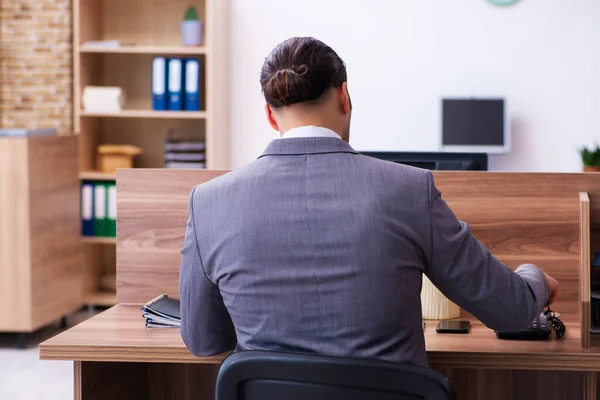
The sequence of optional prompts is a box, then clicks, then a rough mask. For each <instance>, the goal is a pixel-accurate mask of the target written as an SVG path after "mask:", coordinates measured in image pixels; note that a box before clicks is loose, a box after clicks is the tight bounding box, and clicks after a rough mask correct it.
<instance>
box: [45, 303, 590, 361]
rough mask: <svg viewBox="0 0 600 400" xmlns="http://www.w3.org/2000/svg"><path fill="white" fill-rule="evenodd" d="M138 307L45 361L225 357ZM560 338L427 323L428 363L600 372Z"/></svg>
mask: <svg viewBox="0 0 600 400" xmlns="http://www.w3.org/2000/svg"><path fill="white" fill-rule="evenodd" d="M139 308H140V307H139V306H134V305H117V306H115V307H113V308H111V309H109V310H107V311H105V312H103V313H101V314H99V315H97V316H95V317H93V318H91V319H89V320H87V321H85V322H83V323H81V324H79V325H77V326H75V327H73V328H71V329H69V330H68V331H66V332H63V333H61V334H60V335H58V336H55V337H53V338H52V339H49V340H47V341H46V342H44V343H42V344H41V345H40V357H41V358H42V359H45V360H76V361H113V362H152V363H204V364H219V363H221V361H222V360H223V359H224V358H225V357H226V356H227V354H221V355H217V356H213V357H200V358H198V357H195V356H194V355H192V354H191V353H190V352H189V351H188V350H187V348H186V347H185V345H184V343H183V340H182V339H181V335H180V332H179V330H178V329H147V328H145V326H144V320H143V319H142V316H141V315H142V313H141V311H140V309H139ZM565 323H566V325H567V335H566V337H565V338H564V339H562V340H555V339H552V340H548V341H539V342H527V341H507V340H499V339H497V338H496V336H495V334H494V332H493V331H491V330H490V329H488V328H486V327H485V326H483V325H482V324H481V323H480V322H478V321H475V320H474V321H472V329H471V333H469V334H468V335H449V334H438V333H436V332H435V326H436V325H437V322H434V321H427V322H426V328H425V341H426V346H427V354H428V357H429V360H430V363H431V364H433V365H436V366H438V367H452V366H457V367H461V368H467V367H468V368H491V369H538V370H572V371H597V370H600V349H582V348H581V346H580V343H579V324H578V322H577V321H576V320H566V321H565Z"/></svg>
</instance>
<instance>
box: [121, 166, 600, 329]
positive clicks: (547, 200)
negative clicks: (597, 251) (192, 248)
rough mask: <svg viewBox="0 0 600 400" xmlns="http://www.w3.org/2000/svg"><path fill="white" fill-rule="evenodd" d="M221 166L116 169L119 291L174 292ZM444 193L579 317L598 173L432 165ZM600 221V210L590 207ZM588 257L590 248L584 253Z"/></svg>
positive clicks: (481, 235) (483, 237) (500, 253)
mask: <svg viewBox="0 0 600 400" xmlns="http://www.w3.org/2000/svg"><path fill="white" fill-rule="evenodd" d="M225 172H226V171H206V170H186V171H181V170H180V171H173V170H152V169H149V170H120V171H119V172H118V173H117V192H118V199H117V208H118V213H117V219H118V220H117V221H118V222H117V231H118V233H117V298H118V301H119V302H120V303H143V302H145V301H147V300H149V299H152V298H153V297H155V296H156V295H157V294H160V293H162V292H166V293H169V294H170V295H172V296H178V291H177V284H178V275H179V262H180V253H179V252H180V249H181V247H182V245H183V237H184V233H185V224H186V220H187V203H188V199H189V194H190V192H191V190H192V188H193V187H194V186H195V185H197V184H201V183H203V182H206V181H208V180H210V179H213V178H215V177H217V176H219V175H222V174H224V173H225ZM434 175H435V181H436V185H437V187H438V188H439V189H440V190H441V192H442V195H443V198H444V199H446V201H447V202H448V203H449V205H450V206H451V207H452V209H453V210H454V211H455V213H456V214H457V216H458V218H460V219H462V220H464V221H466V222H468V223H469V224H470V226H471V229H472V231H473V234H474V235H475V236H476V237H477V238H478V239H479V240H480V241H482V242H483V243H484V244H485V245H486V246H488V248H490V250H491V251H492V252H493V253H494V254H495V255H496V256H497V257H498V258H500V259H501V260H502V261H503V262H504V263H506V264H507V265H508V266H510V267H511V268H515V267H517V266H518V265H520V264H522V263H526V262H531V263H535V264H537V265H539V266H540V267H542V268H543V269H544V270H546V271H547V272H548V273H550V274H551V275H553V276H555V277H556V278H557V279H558V280H559V281H560V283H561V294H560V296H559V299H558V301H557V304H556V306H555V309H556V310H557V311H558V312H560V313H561V314H562V315H565V314H566V315H571V316H574V317H575V316H576V319H577V320H578V321H579V320H580V308H581V304H582V302H581V301H580V288H581V286H582V283H581V282H580V279H579V276H580V270H581V268H582V261H581V259H582V258H581V256H582V254H581V244H580V242H581V238H580V223H581V222H580V218H581V215H580V214H581V211H580V206H579V201H578V194H579V192H588V193H592V195H591V196H592V199H593V196H594V194H596V195H597V198H598V199H600V174H598V175H596V174H515V173H490V172H436V173H434ZM591 211H592V214H591V216H592V221H593V220H594V217H595V218H596V221H599V223H600V207H599V209H595V208H594V207H592V208H591ZM588 257H589V255H588Z"/></svg>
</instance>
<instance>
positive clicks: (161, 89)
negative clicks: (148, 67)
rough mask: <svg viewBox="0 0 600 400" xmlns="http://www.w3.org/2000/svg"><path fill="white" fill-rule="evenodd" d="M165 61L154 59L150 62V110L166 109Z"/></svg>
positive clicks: (162, 58) (158, 58)
mask: <svg viewBox="0 0 600 400" xmlns="http://www.w3.org/2000/svg"><path fill="white" fill-rule="evenodd" d="M166 86H167V59H166V58H164V57H155V58H154V59H153V60H152V109H153V110H157V111H164V110H166V109H167V87H166Z"/></svg>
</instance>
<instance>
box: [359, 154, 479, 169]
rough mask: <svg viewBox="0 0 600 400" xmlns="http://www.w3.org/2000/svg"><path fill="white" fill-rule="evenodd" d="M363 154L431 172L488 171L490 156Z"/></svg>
mask: <svg viewBox="0 0 600 400" xmlns="http://www.w3.org/2000/svg"><path fill="white" fill-rule="evenodd" d="M361 154H363V155H365V156H369V157H375V158H379V159H380V160H385V161H391V162H395V163H398V164H404V165H410V166H411V167H417V168H423V169H429V170H438V171H487V169H488V156H487V154H485V153H427V152H422V153H415V152H392V151H361Z"/></svg>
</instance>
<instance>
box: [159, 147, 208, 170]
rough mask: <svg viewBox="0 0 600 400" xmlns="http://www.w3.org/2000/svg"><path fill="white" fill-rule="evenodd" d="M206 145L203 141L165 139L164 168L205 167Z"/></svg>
mask: <svg viewBox="0 0 600 400" xmlns="http://www.w3.org/2000/svg"><path fill="white" fill-rule="evenodd" d="M205 151H206V146H205V144H204V143H203V142H192V141H179V142H176V141H167V142H166V143H165V168H183V169H199V168H206V153H205Z"/></svg>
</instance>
